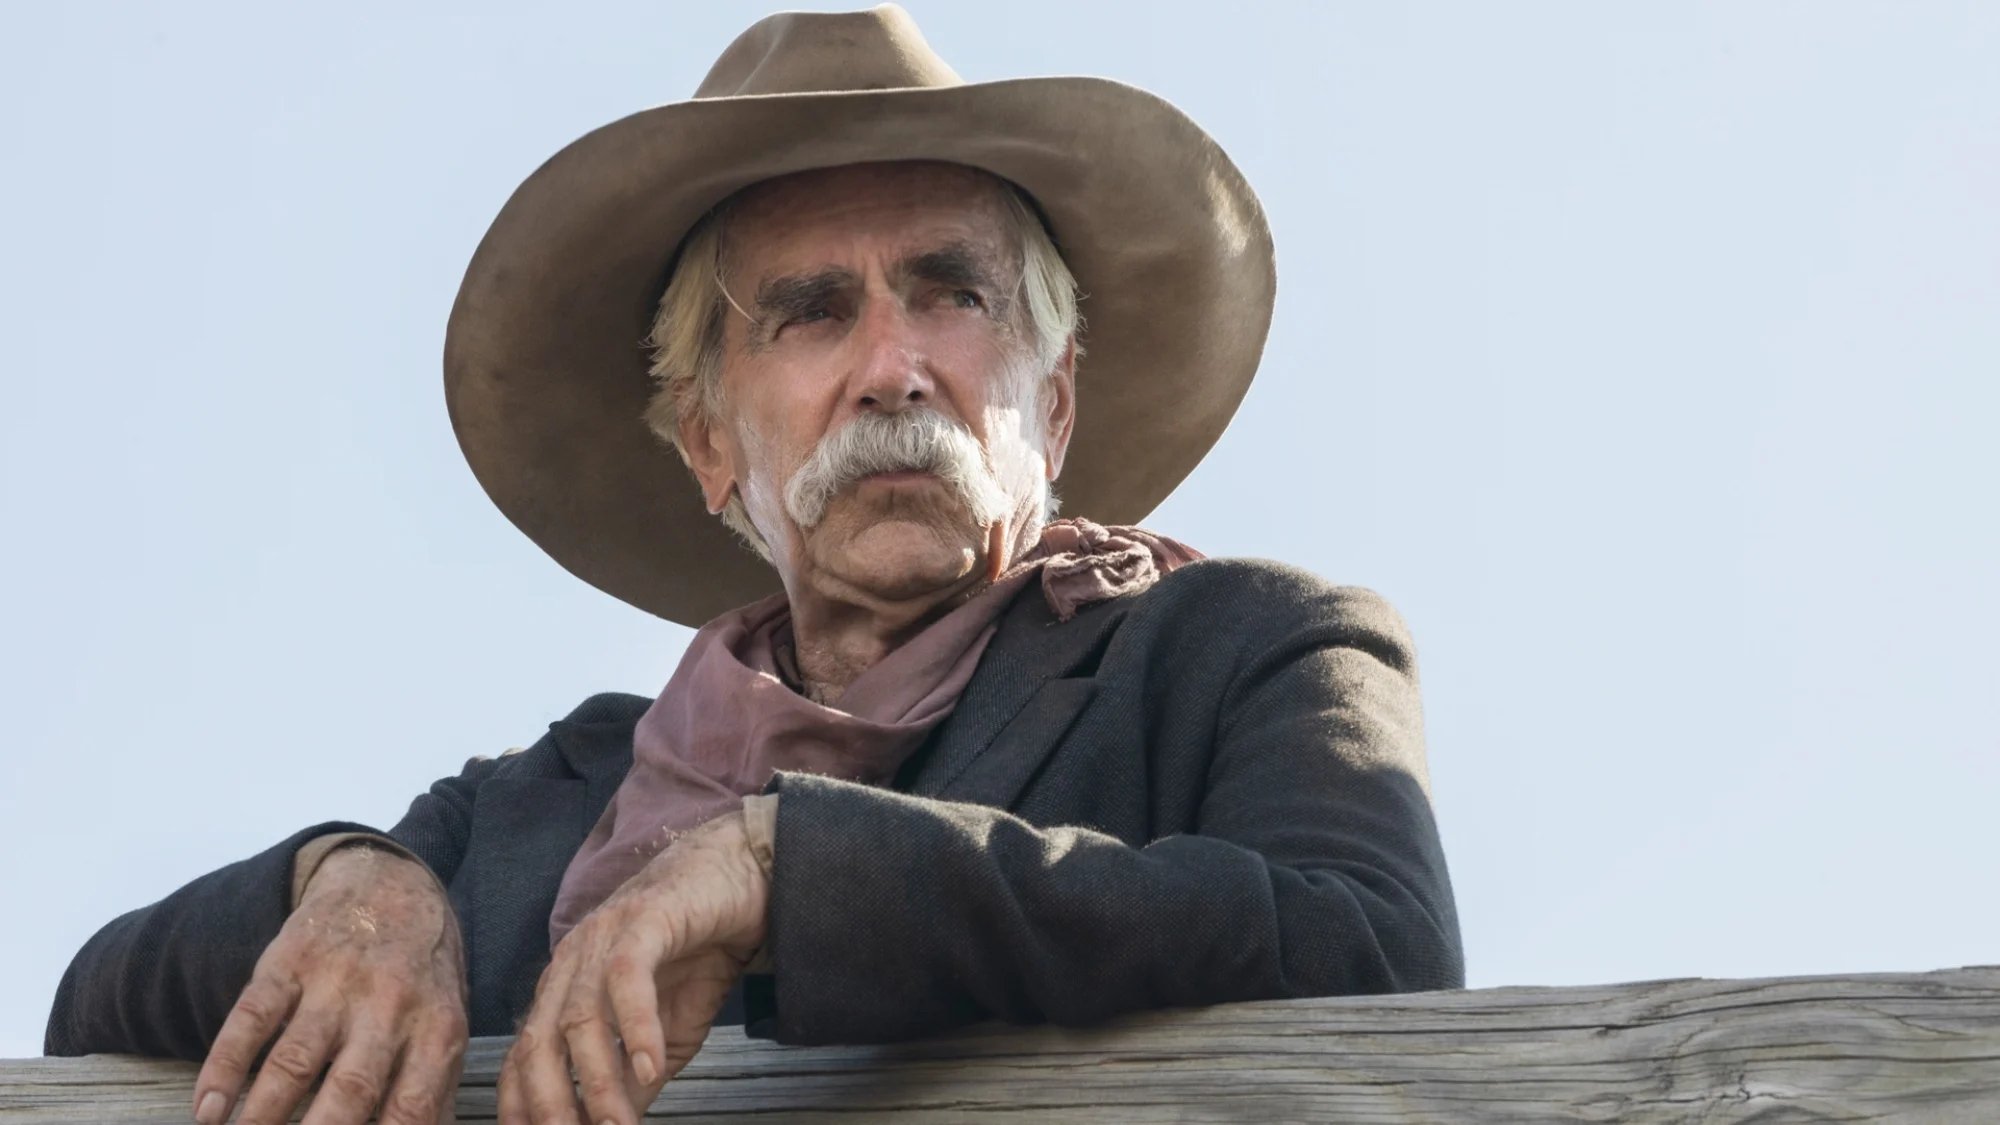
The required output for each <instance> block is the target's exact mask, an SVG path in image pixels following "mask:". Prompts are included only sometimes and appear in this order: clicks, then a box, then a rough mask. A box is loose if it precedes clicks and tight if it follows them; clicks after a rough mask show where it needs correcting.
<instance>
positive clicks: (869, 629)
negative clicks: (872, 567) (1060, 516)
mask: <svg viewBox="0 0 2000 1125" xmlns="http://www.w3.org/2000/svg"><path fill="white" fill-rule="evenodd" d="M1040 532H1041V525H1040V521H1039V520H1029V519H1026V518H1025V517H1024V518H1022V519H1021V520H1020V522H1019V523H1018V524H1017V525H1015V526H1013V527H1010V526H1009V525H1008V524H1007V523H1005V522H997V523H995V524H994V525H993V526H992V527H991V529H989V532H988V537H987V542H986V547H985V550H984V551H983V552H982V553H981V556H980V557H978V558H975V559H974V560H973V565H972V567H971V568H970V569H969V570H968V571H967V572H966V573H965V574H964V575H963V576H961V577H960V578H959V579H958V580H956V581H953V582H949V583H947V584H945V585H944V586H942V587H940V588H938V589H935V590H929V591H925V592H924V593H922V594H920V595H917V596H914V597H909V596H899V597H896V598H884V597H882V596H880V595H879V594H877V593H876V592H873V591H870V590H867V589H863V588H861V587H859V586H856V585H854V584H852V583H849V582H844V581H841V580H839V579H836V578H834V577H833V576H831V575H829V574H826V573H824V572H819V571H815V570H813V569H812V568H810V567H799V568H796V569H794V570H793V571H792V572H791V573H790V574H787V575H786V579H785V588H786V595H787V597H788V598H789V600H790V601H791V612H792V646H793V653H794V655H795V656H796V657H797V659H798V668H799V676H800V678H801V679H803V680H804V681H805V694H806V696H807V698H809V699H811V700H812V701H813V702H815V703H819V704H821V705H825V706H831V705H832V704H833V703H834V701H836V700H838V699H839V698H840V697H841V695H842V694H843V693H845V692H846V691H847V687H848V685H849V684H852V683H853V682H854V681H855V680H857V679H860V678H861V674H862V673H863V672H866V671H867V670H868V669H870V668H872V667H874V666H875V665H876V664H878V663H880V662H881V661H882V659H883V658H884V657H886V656H888V655H889V654H890V653H892V652H894V651H896V649H898V648H900V647H901V646H902V645H903V644H905V643H906V642H908V641H909V640H910V639H911V638H912V637H915V636H916V635H917V634H918V633H921V632H923V631H924V629H925V628H926V627H928V626H929V625H930V624H931V623H932V622H934V621H936V620H937V619H938V618H940V617H943V616H944V615H945V614H947V613H950V612H951V611H952V610H953V609H956V608H957V607H959V606H961V605H963V604H965V603H966V602H967V601H968V600H970V599H971V598H972V597H973V596H974V595H975V594H977V593H979V592H980V591H981V590H984V589H985V588H986V587H988V586H990V585H992V583H993V581H994V580H995V579H997V578H998V577H999V576H1000V574H1001V572H1002V571H1003V570H1005V569H1006V567H1007V565H1008V563H1009V562H1010V561H1011V560H1013V559H1016V558H1019V557H1020V556H1021V554H1022V552H1023V551H1025V550H1026V549H1027V546H1028V543H1029V541H1030V540H1031V539H1032V538H1033V537H1035V536H1038V535H1039V534H1040Z"/></svg>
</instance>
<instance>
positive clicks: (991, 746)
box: [909, 584, 1124, 808]
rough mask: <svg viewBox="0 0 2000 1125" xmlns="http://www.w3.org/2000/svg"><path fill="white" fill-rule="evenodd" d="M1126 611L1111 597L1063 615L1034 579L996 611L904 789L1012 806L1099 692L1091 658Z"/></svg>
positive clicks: (951, 798) (921, 793) (999, 806)
mask: <svg viewBox="0 0 2000 1125" xmlns="http://www.w3.org/2000/svg"><path fill="white" fill-rule="evenodd" d="M1123 619H1124V609H1123V607H1122V606H1120V605H1119V603H1118V601H1117V600H1113V601H1109V602H1101V603H1099V604H1097V605H1094V606H1091V607H1089V608H1087V609H1084V610H1083V611H1082V612H1080V613H1078V614H1077V615H1076V616H1075V617H1073V618H1071V619H1070V620H1068V621H1066V622H1059V621H1057V620H1056V618H1055V615H1054V614H1053V613H1051V612H1050V610H1049V607H1048V605H1047V603H1046V602H1045V601H1044V600H1043V599H1042V598H1041V597H1040V595H1039V588H1038V587H1037V586H1035V585H1032V584H1031V585H1030V586H1029V587H1028V588H1027V589H1026V590H1024V591H1023V592H1022V594H1021V596H1020V597H1019V598H1017V599H1016V600H1015V602H1014V604H1013V606H1012V607H1011V608H1009V609H1008V611H1007V614H1006V616H1005V617H1004V618H1002V620H1001V624H1000V632H999V633H998V634H997V635H996V636H995V637H994V638H993V641H992V643H991V644H990V645H988V646H987V649H986V653H985V655H984V656H982V657H981V658H980V661H979V669H978V671H976V672H974V673H973V676H972V680H971V682H970V683H968V684H966V686H965V694H964V695H963V696H961V697H960V698H959V702H958V707H957V709H956V710H955V711H953V712H952V716H951V718H950V719H948V720H946V721H945V725H944V727H943V728H942V729H940V730H939V732H938V735H937V737H936V740H935V741H934V742H933V743H932V745H931V748H930V752H929V753H928V754H927V755H926V756H925V758H924V761H923V763H922V765H921V766H920V767H919V769H918V771H917V773H916V776H915V777H914V778H912V779H911V781H910V785H909V789H910V791H911V792H912V793H915V794H917V795H919V796H924V797H942V798H945V799H948V800H954V801H970V802H975V803H978V804H983V805H991V806H994V807H996V808H1007V807H1010V806H1011V805H1012V804H1013V802H1014V800H1015V798H1017V797H1019V796H1020V794H1021V790H1022V789H1023V788H1025V787H1026V786H1027V784H1028V781H1029V780H1030V779H1031V778H1033V777H1034V774H1035V771H1036V770H1037V769H1038V768H1040V766H1041V764H1042V761H1043V760H1044V759H1045V758H1047V757H1048V754H1049V752H1050V751H1051V750H1053V749H1055V747H1056V746H1057V745H1058V744H1059V743H1060V742H1061V741H1062V737H1063V735H1064V734H1066V733H1068V731H1069V728H1070V724H1072V723H1073V722H1075V721H1076V717H1077V715H1078V714H1080V713H1081V712H1082V711H1083V707H1084V705H1085V704H1087V703H1088V702H1090V699H1091V697H1092V696H1093V695H1095V694H1096V682H1095V681H1094V680H1092V679H1091V678H1090V673H1092V672H1093V671H1095V668H1096V659H1097V657H1098V655H1099V654H1101V653H1102V652H1103V650H1104V646H1105V645H1106V644H1107V643H1109V640H1110V637H1111V634H1112V633H1113V632H1114V631H1115V630H1116V628H1117V626H1118V623H1119V622H1120V621H1122V620H1123Z"/></svg>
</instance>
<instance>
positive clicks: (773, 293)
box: [755, 268, 855, 324]
mask: <svg viewBox="0 0 2000 1125" xmlns="http://www.w3.org/2000/svg"><path fill="white" fill-rule="evenodd" d="M854 282H855V278H854V275H853V274H851V273H849V272H848V271H846V270H843V269H837V268H829V269H823V270H817V271H815V272H813V273H798V274H791V275H789V276H786V277H774V278H771V279H770V280H769V281H766V282H764V284H762V285H759V286H758V287H757V298H756V302H755V303H756V305H757V311H758V312H759V313H761V314H763V315H762V316H760V317H759V318H758V319H759V321H760V322H762V323H773V324H783V323H784V322H786V321H787V320H790V319H791V318H793V317H795V316H798V315H799V314H801V313H806V312H811V311H812V310H813V309H815V308H818V307H819V306H821V305H824V304H826V303H827V302H828V301H830V300H832V299H833V296H834V294H836V293H839V292H840V291H841V290H843V289H846V288H848V287H850V286H852V285H853V284H854Z"/></svg>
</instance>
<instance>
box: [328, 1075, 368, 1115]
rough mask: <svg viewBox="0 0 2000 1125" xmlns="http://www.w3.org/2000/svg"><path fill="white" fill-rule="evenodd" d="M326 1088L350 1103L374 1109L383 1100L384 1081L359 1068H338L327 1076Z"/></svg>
mask: <svg viewBox="0 0 2000 1125" xmlns="http://www.w3.org/2000/svg"><path fill="white" fill-rule="evenodd" d="M326 1088H327V1089H329V1090H332V1091H334V1093H335V1094H336V1095H338V1096H339V1097H340V1098H342V1099H344V1100H346V1101H347V1102H348V1103H349V1104H352V1105H358V1106H363V1107H366V1108H369V1109H373V1108H374V1106H375V1103H376V1102H379V1101H381V1100H382V1083H381V1082H380V1081H379V1080H378V1079H376V1078H375V1076H374V1075H371V1074H366V1073H364V1072H362V1071H358V1070H336V1071H334V1072H333V1073H332V1074H329V1075H327V1076H326Z"/></svg>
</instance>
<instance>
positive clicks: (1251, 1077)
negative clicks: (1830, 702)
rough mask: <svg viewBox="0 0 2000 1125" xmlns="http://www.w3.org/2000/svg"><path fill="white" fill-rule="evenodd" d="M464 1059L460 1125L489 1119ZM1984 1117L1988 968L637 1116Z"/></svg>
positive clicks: (1398, 1018)
mask: <svg viewBox="0 0 2000 1125" xmlns="http://www.w3.org/2000/svg"><path fill="white" fill-rule="evenodd" d="M506 1045H507V1041H506V1040H504V1039H480V1040H474V1042H473V1046H472V1050H471V1052H470V1054H469V1056H468V1058H467V1063H466V1074H465V1080H464V1082H463V1084H462V1085H461V1086H460V1089H459V1094H458V1117H459V1120H460V1121H488V1120H491V1119H492V1118H493V1116H494V1095H493V1083H494V1079H495V1076H496V1075H497V1073H498V1071H499V1065H500V1059H501V1057H502V1055H503V1053H504V1052H505V1050H506ZM195 1069H196V1068H195V1067H194V1066H193V1065H191V1064H187V1063H175V1062H161V1061H155V1060H146V1059H134V1058H127V1057H121V1056H109V1055H98V1056H91V1057H88V1058H81V1059H24V1060H18V1061H0V1122H21V1123H27V1122H48V1123H56V1122H62V1123H71V1122H78V1121H90V1122H126V1121H186V1120H188V1119H189V1118H188V1106H189V1103H190V1101H191V1097H192V1087H193V1081H194V1075H195ZM751 1117H755V1119H757V1120H758V1121H774V1120H782V1121H827V1122H834V1121H838V1122H843V1123H845V1125H853V1123H854V1122H857V1121H873V1120H877V1119H890V1120H895V1121H918V1120H922V1121H972V1120H977V1121H981V1122H992V1121H996V1120H1020V1121H1050V1120H1065V1121H1088V1122H1123V1121H1158V1120H1163V1119H1168V1118H1171V1119H1174V1120H1182V1121H1223V1120H1227V1121H1243V1120H1254V1121H1343V1122H1375V1121H1382V1122H1388V1121H1396V1122H1402V1121H1411V1120H1435V1121H1466V1120H1479V1121H1524V1122H1525V1121H1534V1122H1543V1121H1635V1120H1636V1121H1696V1120H1699V1121H1704V1122H1722V1121H1748V1120H1752V1119H1756V1120H1760V1121H1791V1120H1802V1119H1812V1120H1833V1121H1860V1120H1869V1121H1910V1122H1967V1123H1977V1125H1991V1123H1994V1122H2000V967H1977V968H1967V969H1955V970H1948V971H1943V972H1935V973H1905V974H1878V975H1869V976H1833V977H1788V978H1778V979H1768V980H1670V981H1652V982H1646V983H1640V984H1617V985H1602V986H1592V987H1581V988H1495V989H1484V990H1477V991H1467V992H1433V993H1418V994H1413V995H1405V996H1384V997H1342V998H1336V999H1325V1000H1296V1001H1279V1002H1270V1003H1258V1004H1229V1005H1221V1006H1217V1007H1214V1008H1206V1009H1198V1010H1181V1011H1170V1012H1155V1013H1150V1014H1146V1015H1142V1016H1134V1017H1131V1018H1128V1019H1124V1020H1120V1021H1118V1022H1116V1023H1114V1024H1107V1025H1105V1026H1103V1027H1098V1028H1092V1029H1089V1030H1071V1029H1063V1028H1047V1027H1044V1028H1030V1029H1022V1028H1011V1027H1001V1026H996V1025H986V1026H981V1027H977V1028H972V1029H969V1030H967V1031H964V1032H960V1033H957V1034H954V1035H950V1036H946V1037H942V1038H938V1039H932V1040H927V1041H924V1042H919V1043H907V1044H899V1045H895V1046H887V1047H811V1048H805V1047H780V1046H775V1045H773V1044H770V1043H765V1042H759V1041H754V1040H747V1039H745V1038H744V1037H743V1036H742V1035H741V1034H740V1033H739V1032H737V1031H736V1030H735V1029H728V1028H726V1029H723V1030H721V1031H719V1032H717V1033H716V1034H715V1035H714V1036H713V1037H712V1038H711V1039H710V1041H709V1044H708V1046H707V1048H706V1049H704V1050H703V1051H702V1053H701V1055H700V1057H699V1058H697V1059H696V1060H695V1061H694V1064H693V1065H692V1066H690V1067H689V1068H688V1070H687V1072H686V1073H684V1074H683V1075H682V1076H681V1077H680V1078H679V1079H677V1080H676V1081H674V1082H672V1083H669V1084H668V1086H667V1088H666V1090H665V1091H664V1092H662V1093H661V1095H660V1098H659V1100H658V1101H657V1102H655V1103H654V1105H653V1110H652V1116H650V1117H648V1119H647V1120H649V1121H703V1120H708V1121H743V1120H745V1119H748V1118H751Z"/></svg>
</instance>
